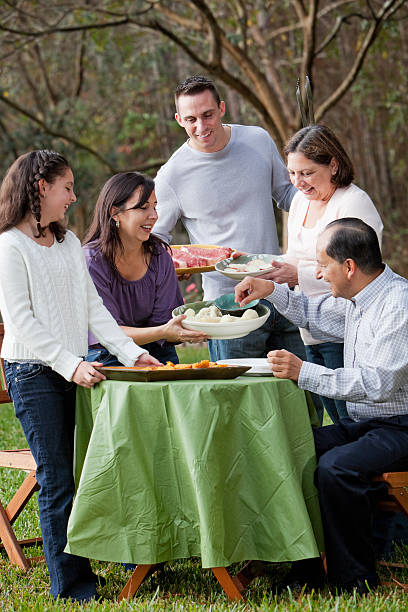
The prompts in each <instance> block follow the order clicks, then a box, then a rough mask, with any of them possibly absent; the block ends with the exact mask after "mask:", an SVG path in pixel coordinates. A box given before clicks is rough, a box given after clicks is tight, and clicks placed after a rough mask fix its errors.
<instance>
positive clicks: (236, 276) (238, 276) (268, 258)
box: [215, 253, 284, 281]
mask: <svg viewBox="0 0 408 612" xmlns="http://www.w3.org/2000/svg"><path fill="white" fill-rule="evenodd" d="M254 259H261V260H262V261H264V262H265V263H266V264H269V267H268V268H266V269H265V270H259V271H258V272H233V271H232V270H226V269H225V268H227V267H228V266H229V264H231V263H236V264H247V263H249V262H250V261H253V260H254ZM274 260H275V261H284V260H283V257H282V255H268V254H267V253H261V254H260V255H241V256H240V257H236V258H235V259H234V258H233V257H229V258H228V259H223V260H222V261H219V262H218V263H216V264H215V269H216V270H217V272H221V274H224V276H228V278H232V279H233V280H236V281H240V280H242V279H243V278H245V277H246V276H261V275H262V274H265V273H266V272H271V271H272V270H273V268H274V267H273V266H272V265H270V264H271V262H272V261H274Z"/></svg>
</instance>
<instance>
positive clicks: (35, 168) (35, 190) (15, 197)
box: [0, 149, 70, 242]
mask: <svg viewBox="0 0 408 612" xmlns="http://www.w3.org/2000/svg"><path fill="white" fill-rule="evenodd" d="M69 168H70V166H69V163H68V161H67V160H66V159H65V157H63V156H62V155H60V154H59V153H56V152H55V151H47V150H46V149H43V150H38V151H31V152H30V153H24V155H20V157H18V158H17V159H16V160H15V162H13V163H12V164H11V166H10V168H9V169H8V170H7V173H6V176H5V177H4V179H3V182H2V184H1V187H0V233H2V232H5V231H6V230H9V229H11V228H12V227H15V226H16V225H17V224H18V223H20V221H22V220H23V218H24V217H25V216H26V214H27V212H31V213H32V215H33V217H34V219H35V220H36V222H37V231H38V234H37V236H35V237H36V238H39V237H40V236H43V235H44V228H43V227H42V226H41V199H40V191H39V187H38V181H39V180H40V179H44V180H46V181H47V183H54V181H55V179H56V178H57V177H58V176H63V175H64V174H65V172H66V171H67V170H69ZM49 229H50V231H51V232H52V233H53V234H54V235H55V237H56V239H57V241H58V242H62V241H63V240H64V236H65V233H66V231H67V230H66V228H65V226H64V225H63V224H62V223H60V222H59V221H53V222H52V223H50V225H49Z"/></svg>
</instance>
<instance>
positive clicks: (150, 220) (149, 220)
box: [113, 187, 158, 242]
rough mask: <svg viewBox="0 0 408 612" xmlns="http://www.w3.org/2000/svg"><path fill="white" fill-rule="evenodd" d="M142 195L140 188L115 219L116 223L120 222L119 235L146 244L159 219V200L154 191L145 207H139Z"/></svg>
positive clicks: (114, 216)
mask: <svg viewBox="0 0 408 612" xmlns="http://www.w3.org/2000/svg"><path fill="white" fill-rule="evenodd" d="M141 195H142V189H141V187H138V188H137V189H135V191H134V192H133V194H132V195H131V197H130V198H129V199H128V200H127V202H126V203H125V206H124V208H123V209H122V210H120V211H118V212H117V213H116V214H115V215H113V218H114V219H115V221H117V220H119V224H120V225H119V234H120V235H122V237H125V236H127V237H129V238H131V239H132V240H135V239H136V240H139V241H140V242H145V241H146V240H148V239H149V237H150V234H151V233H152V230H153V227H154V225H155V223H156V221H157V219H158V214H157V212H156V206H157V198H156V194H155V192H154V191H152V193H151V194H150V196H149V198H148V199H147V201H146V202H145V203H144V204H143V206H140V207H137V206H138V204H139V201H140V197H141ZM136 207H137V208H136Z"/></svg>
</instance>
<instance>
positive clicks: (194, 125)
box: [176, 89, 229, 153]
mask: <svg viewBox="0 0 408 612" xmlns="http://www.w3.org/2000/svg"><path fill="white" fill-rule="evenodd" d="M224 114H225V103H224V102H222V101H221V102H220V105H219V106H218V104H217V102H216V100H215V98H214V96H213V94H212V93H211V91H209V90H208V89H206V90H205V91H202V92H201V93H198V94H195V95H191V96H183V95H181V96H180V97H179V98H178V100H177V113H176V121H177V123H178V124H179V125H181V127H183V128H184V129H185V130H186V132H187V134H188V136H189V138H190V146H191V148H192V149H196V150H197V151H201V152H203V153H214V152H215V151H220V150H221V149H223V148H224V147H225V145H226V144H227V142H228V138H229V136H228V135H227V134H226V132H225V131H224V127H223V125H222V121H221V120H222V118H223V116H224Z"/></svg>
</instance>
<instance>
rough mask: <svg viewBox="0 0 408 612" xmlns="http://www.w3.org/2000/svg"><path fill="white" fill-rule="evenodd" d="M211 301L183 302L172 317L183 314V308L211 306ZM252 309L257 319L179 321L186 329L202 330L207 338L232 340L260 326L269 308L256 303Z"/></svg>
mask: <svg viewBox="0 0 408 612" xmlns="http://www.w3.org/2000/svg"><path fill="white" fill-rule="evenodd" d="M213 303H214V302H213V301H211V300H210V301H205V302H193V303H192V304H183V305H182V306H178V307H177V308H175V309H174V310H173V312H172V315H173V317H176V316H177V315H179V314H183V313H184V311H185V310H187V309H188V308H192V309H193V310H194V311H195V312H198V311H199V310H201V308H204V307H206V306H211V305H212V304H213ZM254 310H256V311H257V313H258V315H259V317H258V318H257V319H245V320H240V319H238V320H237V322H235V321H234V322H233V323H204V322H201V321H196V320H194V319H192V320H191V319H183V321H182V322H181V324H182V326H183V327H185V328H186V329H191V330H194V331H202V332H204V333H205V334H206V335H207V336H208V337H209V338H214V340H232V339H233V338H242V337H243V336H247V335H248V334H250V333H251V332H252V331H254V330H255V329H258V327H261V326H262V325H263V324H264V323H265V321H266V319H267V318H268V317H269V315H270V310H269V308H268V307H267V306H265V305H264V304H258V305H257V306H256V307H255V308H254Z"/></svg>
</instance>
